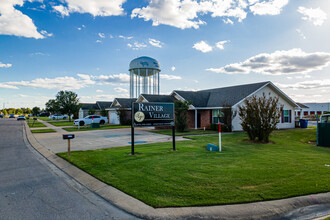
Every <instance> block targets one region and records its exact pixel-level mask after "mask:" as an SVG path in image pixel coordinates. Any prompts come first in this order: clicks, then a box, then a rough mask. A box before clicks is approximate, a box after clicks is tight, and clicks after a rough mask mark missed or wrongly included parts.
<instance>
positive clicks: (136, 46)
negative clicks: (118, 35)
mask: <svg viewBox="0 0 330 220" xmlns="http://www.w3.org/2000/svg"><path fill="white" fill-rule="evenodd" d="M127 46H128V47H130V48H132V49H133V50H140V49H142V48H145V47H147V45H146V44H145V43H139V42H134V43H133V44H127Z"/></svg>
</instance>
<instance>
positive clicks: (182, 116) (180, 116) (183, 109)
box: [174, 100, 190, 132]
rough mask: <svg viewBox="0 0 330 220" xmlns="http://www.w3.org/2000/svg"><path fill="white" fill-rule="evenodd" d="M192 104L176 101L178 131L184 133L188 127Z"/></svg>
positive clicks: (176, 125)
mask: <svg viewBox="0 0 330 220" xmlns="http://www.w3.org/2000/svg"><path fill="white" fill-rule="evenodd" d="M189 105H190V103H189V102H187V101H184V102H182V101H179V100H176V101H174V106H175V127H176V130H177V131H180V132H183V131H184V130H185V129H186V128H187V126H188V109H189Z"/></svg>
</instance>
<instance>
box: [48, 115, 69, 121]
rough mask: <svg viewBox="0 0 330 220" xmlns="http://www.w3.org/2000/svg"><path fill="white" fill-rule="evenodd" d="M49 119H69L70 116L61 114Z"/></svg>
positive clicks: (51, 116)
mask: <svg viewBox="0 0 330 220" xmlns="http://www.w3.org/2000/svg"><path fill="white" fill-rule="evenodd" d="M49 118H50V119H53V120H58V119H67V118H68V116H67V115H61V114H54V115H50V116H49Z"/></svg>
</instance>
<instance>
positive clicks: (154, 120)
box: [132, 102, 174, 127]
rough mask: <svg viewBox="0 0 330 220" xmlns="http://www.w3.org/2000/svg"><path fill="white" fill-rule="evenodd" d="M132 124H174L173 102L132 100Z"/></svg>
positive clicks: (137, 125) (140, 125)
mask: <svg viewBox="0 0 330 220" xmlns="http://www.w3.org/2000/svg"><path fill="white" fill-rule="evenodd" d="M132 126H133V127H142V126H174V103H170V102H139V103H137V102H134V103H133V105H132Z"/></svg>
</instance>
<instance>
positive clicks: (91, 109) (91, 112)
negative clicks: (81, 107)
mask: <svg viewBox="0 0 330 220" xmlns="http://www.w3.org/2000/svg"><path fill="white" fill-rule="evenodd" d="M95 112H96V110H95V108H92V107H90V108H89V109H88V114H89V115H94V114H95Z"/></svg>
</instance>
